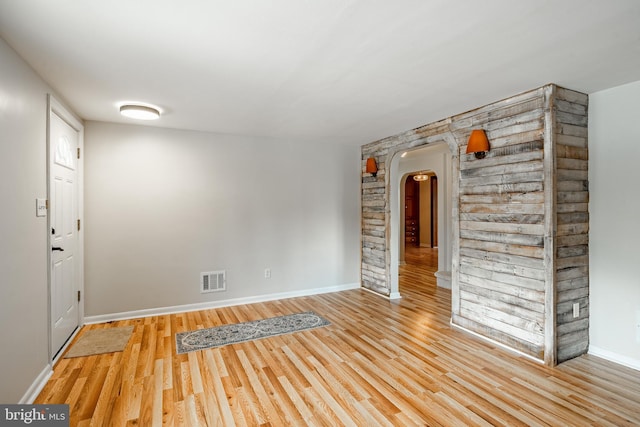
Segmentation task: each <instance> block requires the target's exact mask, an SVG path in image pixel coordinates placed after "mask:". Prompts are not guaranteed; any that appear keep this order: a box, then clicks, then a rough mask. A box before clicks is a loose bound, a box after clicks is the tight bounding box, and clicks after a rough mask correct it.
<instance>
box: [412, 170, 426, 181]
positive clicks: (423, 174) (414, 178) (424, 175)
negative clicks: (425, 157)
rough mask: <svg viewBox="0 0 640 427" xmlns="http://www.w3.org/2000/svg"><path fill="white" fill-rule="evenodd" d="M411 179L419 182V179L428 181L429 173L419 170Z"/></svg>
mask: <svg viewBox="0 0 640 427" xmlns="http://www.w3.org/2000/svg"><path fill="white" fill-rule="evenodd" d="M413 180H414V181H418V182H420V181H428V180H429V175H427V174H426V173H424V172H420V173H419V174H417V175H414V176H413Z"/></svg>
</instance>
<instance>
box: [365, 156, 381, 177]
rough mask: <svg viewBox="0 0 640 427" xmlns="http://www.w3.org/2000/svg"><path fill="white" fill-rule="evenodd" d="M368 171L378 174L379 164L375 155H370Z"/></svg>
mask: <svg viewBox="0 0 640 427" xmlns="http://www.w3.org/2000/svg"><path fill="white" fill-rule="evenodd" d="M366 172H367V173H370V174H371V175H373V176H376V175H377V174H378V165H377V164H376V159H375V158H374V157H369V158H368V159H367V169H366Z"/></svg>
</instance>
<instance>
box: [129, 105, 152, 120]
mask: <svg viewBox="0 0 640 427" xmlns="http://www.w3.org/2000/svg"><path fill="white" fill-rule="evenodd" d="M120 114H122V115H123V116H125V117H129V118H131V119H138V120H156V119H158V118H160V111H159V110H158V109H157V108H153V107H147V106H146V105H134V104H125V105H122V106H121V107H120Z"/></svg>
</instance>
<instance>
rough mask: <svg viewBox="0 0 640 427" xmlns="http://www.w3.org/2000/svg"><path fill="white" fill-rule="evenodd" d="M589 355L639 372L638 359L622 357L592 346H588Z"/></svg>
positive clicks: (639, 364)
mask: <svg viewBox="0 0 640 427" xmlns="http://www.w3.org/2000/svg"><path fill="white" fill-rule="evenodd" d="M589 354H590V355H593V356H597V357H601V358H603V359H606V360H608V361H610V362H614V363H617V364H619V365H623V366H626V367H628V368H631V369H636V370H638V371H640V360H638V359H634V358H632V357H628V356H623V355H621V354H618V353H614V352H613V351H609V350H605V349H603V348H599V347H595V346H592V345H590V346H589Z"/></svg>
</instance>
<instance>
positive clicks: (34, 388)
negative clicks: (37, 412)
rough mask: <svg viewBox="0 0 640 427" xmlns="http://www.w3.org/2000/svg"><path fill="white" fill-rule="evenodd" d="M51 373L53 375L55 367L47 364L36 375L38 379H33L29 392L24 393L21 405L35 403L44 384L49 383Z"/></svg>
mask: <svg viewBox="0 0 640 427" xmlns="http://www.w3.org/2000/svg"><path fill="white" fill-rule="evenodd" d="M51 375H53V368H52V366H51V365H47V366H46V367H45V368H44V369H43V370H42V372H40V374H39V375H38V376H37V377H36V379H35V380H34V381H33V383H32V384H31V386H30V387H29V389H28V390H27V392H26V393H25V394H24V396H22V399H20V401H19V402H18V403H19V404H21V405H24V404H31V403H33V401H34V400H36V397H38V395H39V394H40V392H41V391H42V389H43V388H44V386H45V385H46V384H47V381H49V378H51Z"/></svg>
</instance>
